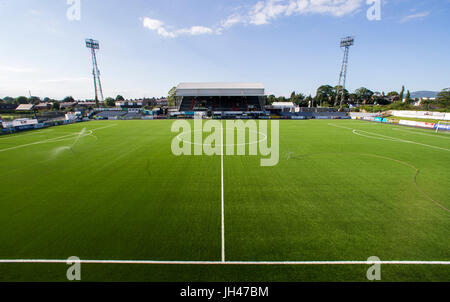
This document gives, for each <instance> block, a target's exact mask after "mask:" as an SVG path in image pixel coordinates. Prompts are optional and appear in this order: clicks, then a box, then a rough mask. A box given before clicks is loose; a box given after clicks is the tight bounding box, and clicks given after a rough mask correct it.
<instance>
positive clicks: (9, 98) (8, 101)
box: [3, 96, 14, 104]
mask: <svg viewBox="0 0 450 302" xmlns="http://www.w3.org/2000/svg"><path fill="white" fill-rule="evenodd" d="M3 101H4V102H5V103H6V104H14V98H12V97H10V96H7V97H4V98H3Z"/></svg>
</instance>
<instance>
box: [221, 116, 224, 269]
mask: <svg viewBox="0 0 450 302" xmlns="http://www.w3.org/2000/svg"><path fill="white" fill-rule="evenodd" d="M220 128H221V139H220V140H221V145H222V146H221V150H220V181H221V188H222V189H221V195H222V262H223V263H224V262H225V203H224V187H223V152H224V150H223V149H224V144H223V121H221V122H220Z"/></svg>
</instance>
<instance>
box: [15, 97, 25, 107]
mask: <svg viewBox="0 0 450 302" xmlns="http://www.w3.org/2000/svg"><path fill="white" fill-rule="evenodd" d="M14 102H15V103H16V104H17V105H20V104H28V98H27V97H25V96H19V97H17V98H16V99H15V101H14Z"/></svg>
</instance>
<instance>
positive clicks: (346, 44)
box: [335, 37, 355, 108]
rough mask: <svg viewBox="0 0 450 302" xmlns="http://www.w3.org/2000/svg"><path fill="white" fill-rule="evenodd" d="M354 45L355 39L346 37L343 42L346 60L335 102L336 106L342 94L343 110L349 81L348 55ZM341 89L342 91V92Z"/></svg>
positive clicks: (340, 75) (342, 67) (343, 61)
mask: <svg viewBox="0 0 450 302" xmlns="http://www.w3.org/2000/svg"><path fill="white" fill-rule="evenodd" d="M354 43H355V39H354V38H353V37H345V38H343V39H342V40H341V48H343V49H344V59H343V60H342V66H341V73H340V74H339V84H338V90H337V91H336V101H335V106H336V105H337V104H338V101H339V94H341V103H340V108H342V105H343V102H344V98H345V83H346V80H347V67H348V54H349V52H350V46H352V45H353V44H354ZM341 84H342V85H341ZM341 87H342V88H341ZM341 89H342V91H340V90H341Z"/></svg>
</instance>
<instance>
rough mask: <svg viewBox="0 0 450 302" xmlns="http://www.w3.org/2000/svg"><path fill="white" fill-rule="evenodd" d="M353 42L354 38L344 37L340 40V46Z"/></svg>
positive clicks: (347, 45) (350, 44)
mask: <svg viewBox="0 0 450 302" xmlns="http://www.w3.org/2000/svg"><path fill="white" fill-rule="evenodd" d="M353 44H355V38H353V37H345V38H343V39H342V40H341V47H349V46H352V45H353Z"/></svg>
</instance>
